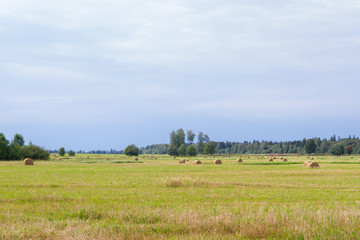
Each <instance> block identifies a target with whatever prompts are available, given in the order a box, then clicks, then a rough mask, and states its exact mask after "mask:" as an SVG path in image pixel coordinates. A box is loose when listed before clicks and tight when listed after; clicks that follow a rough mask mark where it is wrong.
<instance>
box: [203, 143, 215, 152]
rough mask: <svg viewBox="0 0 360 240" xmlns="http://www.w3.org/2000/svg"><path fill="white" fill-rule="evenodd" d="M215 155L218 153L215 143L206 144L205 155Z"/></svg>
mask: <svg viewBox="0 0 360 240" xmlns="http://www.w3.org/2000/svg"><path fill="white" fill-rule="evenodd" d="M214 153H216V149H215V143H214V142H208V143H206V144H205V147H204V154H211V155H213V154H214Z"/></svg>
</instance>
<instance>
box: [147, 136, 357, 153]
mask: <svg viewBox="0 0 360 240" xmlns="http://www.w3.org/2000/svg"><path fill="white" fill-rule="evenodd" d="M187 132H188V131H187ZM175 134H176V132H175ZM187 135H188V134H187ZM170 136H172V137H171V138H170V144H154V145H150V146H146V147H145V148H141V154H166V153H167V151H168V150H169V148H170V152H171V153H172V154H174V153H175V154H179V153H178V152H177V151H178V148H176V146H175V147H174V146H173V145H172V146H171V139H172V138H174V132H172V133H171V134H170ZM199 136H200V139H198V142H197V143H194V142H192V143H191V142H190V141H189V139H188V138H186V139H187V140H188V142H187V143H185V145H186V147H187V151H188V148H189V146H191V145H193V147H195V149H196V151H197V153H199V154H211V153H208V151H206V152H205V146H206V143H207V142H210V141H209V137H208V136H207V135H206V134H203V133H199V134H198V138H199ZM194 139H195V137H194V138H193V141H194ZM199 140H200V141H199ZM190 144H191V145H190ZM212 144H214V145H215V153H218V154H311V153H315V154H335V155H338V154H340V155H341V154H345V153H346V154H360V140H359V138H357V137H355V136H352V137H351V136H349V137H348V138H339V137H336V136H335V135H334V136H332V137H330V138H329V139H326V138H323V139H320V138H312V139H303V140H297V141H285V142H282V141H281V142H274V141H255V140H254V141H251V142H248V141H245V142H242V143H239V142H212ZM334 145H340V146H343V147H344V149H345V150H344V151H343V150H342V147H336V146H334ZM332 146H334V147H332ZM179 147H180V146H179ZM193 147H192V148H193ZM334 148H335V151H334ZM188 155H189V154H188Z"/></svg>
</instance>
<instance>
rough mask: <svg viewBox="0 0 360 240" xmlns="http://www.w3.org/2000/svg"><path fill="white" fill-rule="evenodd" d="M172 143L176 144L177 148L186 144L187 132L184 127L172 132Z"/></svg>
mask: <svg viewBox="0 0 360 240" xmlns="http://www.w3.org/2000/svg"><path fill="white" fill-rule="evenodd" d="M170 144H174V145H175V146H176V147H177V148H179V147H180V146H181V145H182V144H185V132H184V130H183V129H182V128H179V129H178V130H176V132H175V131H172V132H171V133H170Z"/></svg>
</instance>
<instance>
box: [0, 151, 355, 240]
mask: <svg viewBox="0 0 360 240" xmlns="http://www.w3.org/2000/svg"><path fill="white" fill-rule="evenodd" d="M106 158H107V160H105V159H106ZM217 158H220V159H221V160H222V161H223V164H222V165H214V164H213V161H214V159H213V158H212V157H209V156H207V157H205V158H204V157H203V156H198V157H193V158H187V159H189V161H187V162H186V163H185V164H179V163H178V159H179V158H177V159H172V158H171V157H169V156H166V155H160V156H157V159H155V158H148V157H147V158H142V157H141V156H140V157H139V161H134V158H133V157H126V156H123V155H81V154H78V155H76V157H63V158H62V159H61V160H58V159H57V158H52V160H50V161H35V163H34V166H24V165H23V162H22V161H4V162H0V239H360V227H359V226H360V162H359V161H358V159H360V156H353V158H351V157H349V156H341V157H338V158H337V157H334V156H318V157H317V156H314V160H313V161H316V162H318V163H319V164H320V168H316V169H308V168H305V166H304V164H303V163H304V161H306V160H308V159H307V157H306V156H300V157H297V156H286V158H287V159H288V162H282V161H281V160H280V159H279V158H278V159H276V160H274V162H268V158H269V157H264V158H258V157H257V156H246V155H242V156H241V158H242V159H243V162H242V163H237V162H236V159H237V158H239V156H231V157H230V158H229V157H223V156H218V157H217ZM194 160H201V161H202V164H200V165H195V164H194Z"/></svg>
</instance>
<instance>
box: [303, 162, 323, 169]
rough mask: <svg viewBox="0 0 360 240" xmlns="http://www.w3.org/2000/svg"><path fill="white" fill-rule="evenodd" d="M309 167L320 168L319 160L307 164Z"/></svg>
mask: <svg viewBox="0 0 360 240" xmlns="http://www.w3.org/2000/svg"><path fill="white" fill-rule="evenodd" d="M306 167H307V168H318V167H320V165H319V164H318V163H317V162H310V163H308V164H307V165H306Z"/></svg>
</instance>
